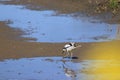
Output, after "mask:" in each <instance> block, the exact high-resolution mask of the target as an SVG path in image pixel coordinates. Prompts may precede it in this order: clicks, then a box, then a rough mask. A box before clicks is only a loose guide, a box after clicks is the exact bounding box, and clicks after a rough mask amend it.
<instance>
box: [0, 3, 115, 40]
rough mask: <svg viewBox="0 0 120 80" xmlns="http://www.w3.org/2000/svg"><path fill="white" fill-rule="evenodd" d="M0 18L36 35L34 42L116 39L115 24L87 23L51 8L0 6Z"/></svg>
mask: <svg viewBox="0 0 120 80" xmlns="http://www.w3.org/2000/svg"><path fill="white" fill-rule="evenodd" d="M0 11H1V12H0V14H1V15H0V21H8V23H9V26H10V27H14V28H20V29H22V30H23V31H25V32H26V33H27V34H25V35H22V37H31V38H36V39H37V42H69V41H74V42H96V41H108V40H112V39H115V38H116V25H108V24H106V23H99V22H95V23H91V22H89V20H87V19H86V20H84V18H83V17H81V19H76V18H74V17H71V16H62V15H59V16H56V13H55V12H54V11H49V10H47V11H46V10H42V11H35V10H29V9H26V8H25V7H24V6H16V5H0Z"/></svg>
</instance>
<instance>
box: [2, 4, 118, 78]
mask: <svg viewBox="0 0 120 80" xmlns="http://www.w3.org/2000/svg"><path fill="white" fill-rule="evenodd" d="M72 15H73V14H57V12H56V11H54V10H30V9H27V8H26V7H25V6H23V5H3V4H0V21H4V22H5V23H6V24H7V25H8V26H9V27H10V28H11V29H12V28H15V29H16V28H17V29H20V30H22V31H23V32H25V34H21V37H25V38H26V37H28V38H35V39H36V41H35V40H31V39H30V40H28V41H32V42H36V43H37V42H47V43H48V42H52V43H57V42H71V41H72V42H102V41H111V40H116V39H120V32H119V30H120V28H119V27H118V25H117V24H107V23H104V22H100V21H98V20H94V19H91V18H87V17H82V16H81V17H79V18H76V17H73V16H72ZM5 34H8V33H7V32H6V33H5ZM2 36H4V34H2ZM5 39H8V38H7V37H6V38H5ZM3 41H4V39H3ZM10 42H11V43H9V40H8V41H6V40H5V42H4V43H5V44H6V45H5V47H4V46H2V47H3V48H4V49H3V50H2V51H3V53H1V55H3V57H4V56H5V58H6V56H8V55H10V56H11V55H12V56H11V57H14V58H15V57H16V58H19V57H18V56H20V58H19V59H13V58H11V59H3V58H2V60H3V61H0V79H1V80H61V79H62V80H96V78H97V80H119V79H120V77H119V72H120V70H119V67H120V63H119V61H114V60H113V61H112V60H86V59H84V60H81V61H80V60H77V59H74V60H72V61H71V60H70V59H62V57H54V56H52V57H33V56H36V55H37V54H41V53H40V51H41V52H42V50H44V49H45V48H42V47H41V46H40V47H39V44H38V45H37V46H35V45H36V44H34V43H33V44H32V45H28V44H30V43H28V42H26V43H27V44H26V45H27V47H26V45H25V44H24V43H17V42H15V43H14V41H10ZM1 43H2V42H1ZM4 43H3V44H4ZM40 45H41V44H40ZM21 46H22V48H21ZM24 46H25V47H24ZM31 46H32V47H31ZM33 46H34V47H33ZM42 46H43V45H42ZM44 46H45V47H48V49H49V47H51V46H50V45H48V46H46V45H44ZM63 46H64V45H63ZM63 46H62V47H63ZM89 46H90V45H89ZM92 46H93V47H88V48H90V50H89V49H88V48H85V49H84V47H85V46H83V50H82V51H83V52H84V50H86V53H87V54H88V55H85V56H94V55H91V53H93V54H94V53H95V57H96V58H97V57H100V56H102V57H108V54H111V55H110V56H113V55H115V57H116V56H117V57H118V58H119V54H118V53H119V49H118V48H119V46H118V44H117V43H115V45H114V44H112V46H113V47H111V43H109V45H108V44H107V45H106V44H105V45H104V44H103V45H97V44H96V45H95V46H94V45H92ZM6 47H7V48H6ZM9 47H11V48H9ZM55 47H56V46H54V49H57V48H58V47H59V46H58V47H57V48H55ZM62 47H59V48H62ZM1 49H2V48H1ZM6 49H7V50H8V51H7V50H6ZM30 49H31V50H30ZM48 49H45V50H48ZM50 49H52V48H50ZM54 49H53V50H54ZM108 49H110V50H108ZM4 50H6V52H7V53H6V52H5V53H6V54H5V55H4ZM13 50H16V51H15V52H14V51H13ZM23 50H24V51H23ZM26 50H30V51H28V52H31V53H27V51H26ZM80 50H81V49H79V50H78V51H79V52H78V53H80V56H81V54H84V53H81V51H80ZM12 51H13V52H12ZM22 51H23V52H24V53H25V52H26V54H24V53H22ZM49 51H51V50H49ZM49 51H48V52H47V51H46V54H50V52H49ZM13 53H15V54H13ZM20 53H21V54H20ZM33 53H34V54H33ZM35 53H36V54H35ZM44 53H45V52H44ZM53 53H55V55H58V53H56V52H54V51H52V52H51V54H53ZM115 53H116V54H117V55H116V54H115ZM23 54H24V55H25V56H24V55H23ZM98 54H100V55H98ZM105 54H106V55H105ZM21 55H22V57H26V56H29V55H32V58H21ZM37 56H38V55H37ZM30 57H31V56H30ZM83 57H84V56H83ZM9 58H10V57H9ZM113 58H114V57H113ZM110 59H111V58H110ZM114 59H115V58H114ZM108 66H109V67H108ZM68 72H69V73H70V74H68ZM108 76H111V78H110V77H108Z"/></svg>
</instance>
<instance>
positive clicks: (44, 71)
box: [0, 57, 120, 80]
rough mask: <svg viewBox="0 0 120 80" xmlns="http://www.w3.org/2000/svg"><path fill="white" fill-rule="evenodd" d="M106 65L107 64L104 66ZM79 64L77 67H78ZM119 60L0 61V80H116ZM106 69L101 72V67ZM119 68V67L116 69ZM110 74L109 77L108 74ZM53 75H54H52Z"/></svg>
mask: <svg viewBox="0 0 120 80" xmlns="http://www.w3.org/2000/svg"><path fill="white" fill-rule="evenodd" d="M106 65H108V66H107V67H106ZM78 66H79V67H78ZM115 67H118V68H119V67H120V62H118V63H116V62H114V61H112V60H82V61H80V62H74V60H73V61H71V60H69V59H62V58H61V57H38V58H22V59H16V60H13V59H9V60H4V61H0V79H1V80H39V79H41V80H61V79H62V80H80V79H81V80H96V77H97V80H101V79H102V80H108V79H109V80H118V79H120V77H119V72H115V71H113V70H108V69H114V70H117V69H115ZM104 68H105V69H107V70H105V71H104V73H101V72H102V71H101V70H102V69H104ZM118 70H119V69H118ZM110 75H111V78H109V77H108V76H110ZM53 76H54V77H53Z"/></svg>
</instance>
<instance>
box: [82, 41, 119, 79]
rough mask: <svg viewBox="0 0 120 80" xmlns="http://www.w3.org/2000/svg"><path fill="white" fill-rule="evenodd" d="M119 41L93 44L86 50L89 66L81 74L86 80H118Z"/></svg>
mask: <svg viewBox="0 0 120 80" xmlns="http://www.w3.org/2000/svg"><path fill="white" fill-rule="evenodd" d="M119 45H120V41H110V42H100V43H93V44H91V47H90V48H88V49H87V50H86V56H87V57H88V58H91V59H88V62H89V64H88V63H87V64H83V65H85V66H87V67H86V68H84V69H82V70H81V72H82V73H83V74H85V75H86V77H87V80H120V48H119Z"/></svg>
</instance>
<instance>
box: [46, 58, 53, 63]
mask: <svg viewBox="0 0 120 80" xmlns="http://www.w3.org/2000/svg"><path fill="white" fill-rule="evenodd" d="M45 61H49V62H53V61H54V60H53V59H49V58H48V59H45Z"/></svg>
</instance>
